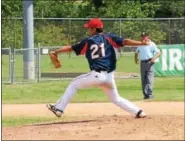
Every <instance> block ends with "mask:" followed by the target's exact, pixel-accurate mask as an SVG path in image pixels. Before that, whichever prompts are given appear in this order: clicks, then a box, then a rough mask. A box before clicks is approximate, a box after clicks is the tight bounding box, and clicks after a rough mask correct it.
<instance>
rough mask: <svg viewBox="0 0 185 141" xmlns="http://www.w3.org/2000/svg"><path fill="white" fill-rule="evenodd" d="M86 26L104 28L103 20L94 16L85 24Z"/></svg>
mask: <svg viewBox="0 0 185 141" xmlns="http://www.w3.org/2000/svg"><path fill="white" fill-rule="evenodd" d="M84 27H85V28H89V27H90V28H103V22H102V21H101V20H100V18H92V19H91V20H90V21H89V22H88V23H87V24H84Z"/></svg>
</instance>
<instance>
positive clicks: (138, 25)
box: [2, 18, 185, 48]
mask: <svg viewBox="0 0 185 141" xmlns="http://www.w3.org/2000/svg"><path fill="white" fill-rule="evenodd" d="M88 20H89V19H87V18H35V19H34V44H35V46H37V44H38V43H40V44H41V45H43V46H51V45H56V46H61V45H69V44H73V43H76V42H78V41H79V40H81V39H83V38H84V37H87V36H88V33H87V30H85V29H84V28H83V24H84V23H85V22H87V21H88ZM102 20H103V22H104V31H105V32H114V33H116V34H118V35H120V36H125V38H131V39H136V40H139V39H140V33H141V32H142V31H146V32H149V34H150V36H151V39H152V40H153V41H155V42H156V43H157V44H183V43H184V41H185V33H184V30H185V27H184V25H185V20H184V18H151V19H150V18H136V19H134V18H127V19H125V18H102ZM22 33H23V19H22V18H13V19H2V47H3V48H7V47H9V46H12V47H14V48H22V47H23V35H22Z"/></svg>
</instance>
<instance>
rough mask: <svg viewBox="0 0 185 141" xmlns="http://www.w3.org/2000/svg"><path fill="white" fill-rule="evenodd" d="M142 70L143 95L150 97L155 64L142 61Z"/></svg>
mask: <svg viewBox="0 0 185 141" xmlns="http://www.w3.org/2000/svg"><path fill="white" fill-rule="evenodd" d="M140 69H141V70H140V71H141V82H142V90H143V95H144V97H150V96H151V95H152V89H153V80H154V64H153V63H150V62H149V61H141V63H140Z"/></svg>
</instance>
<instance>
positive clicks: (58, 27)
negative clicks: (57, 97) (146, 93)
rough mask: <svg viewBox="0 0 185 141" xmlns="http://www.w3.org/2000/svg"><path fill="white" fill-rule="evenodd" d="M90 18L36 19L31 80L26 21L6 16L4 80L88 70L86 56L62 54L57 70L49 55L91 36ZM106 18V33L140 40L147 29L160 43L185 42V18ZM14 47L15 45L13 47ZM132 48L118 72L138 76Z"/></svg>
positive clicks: (61, 76)
mask: <svg viewBox="0 0 185 141" xmlns="http://www.w3.org/2000/svg"><path fill="white" fill-rule="evenodd" d="M88 20H89V19H87V18H81V19H79V18H76V19H74V18H35V19H34V46H35V48H34V49H33V50H34V55H35V56H34V57H35V59H34V65H35V79H34V80H28V79H25V78H24V61H23V54H24V51H25V49H22V48H23V35H22V34H23V21H22V19H21V18H20V19H19V18H14V19H6V20H5V19H2V47H3V48H2V82H3V83H17V82H30V81H31V82H38V81H43V80H56V79H68V78H71V77H75V76H76V75H79V74H81V73H85V72H88V64H87V61H86V60H85V58H84V56H82V57H76V56H75V55H74V54H66V55H61V56H60V57H61V60H62V64H63V67H62V68H60V69H55V68H54V67H53V66H52V64H51V61H50V59H49V57H48V55H47V52H48V51H49V50H52V49H53V48H57V47H60V46H64V45H70V44H73V43H77V42H78V41H79V40H81V39H83V38H84V37H87V36H88V33H87V30H85V29H84V28H83V24H84V23H85V22H87V21H88ZM102 20H103V21H104V31H105V32H111V31H112V32H114V33H116V34H118V35H120V36H125V37H126V38H131V39H136V40H139V39H140V33H141V32H142V31H146V32H149V34H150V36H151V39H152V40H154V41H155V42H156V43H157V44H184V41H185V34H184V30H185V27H184V25H185V22H184V18H163V19H161V18H158V19H132V18H130V19H124V18H122V19H120V18H119V19H118V18H115V19H108V18H103V19H102ZM39 43H40V45H41V46H40V47H39V45H38V44H39ZM10 46H11V48H9V47H10ZM27 50H29V49H27ZM132 51H134V50H133V48H123V52H122V54H123V55H122V56H121V57H120V58H121V59H120V60H119V61H118V68H117V71H118V72H124V73H132V74H134V75H135V73H138V72H139V66H135V64H134V62H133V53H132ZM126 52H131V53H130V54H129V53H126ZM125 61H126V62H125ZM119 63H120V65H119ZM128 64H129V65H128ZM122 66H123V67H122ZM124 66H127V67H124ZM131 77H132V76H131Z"/></svg>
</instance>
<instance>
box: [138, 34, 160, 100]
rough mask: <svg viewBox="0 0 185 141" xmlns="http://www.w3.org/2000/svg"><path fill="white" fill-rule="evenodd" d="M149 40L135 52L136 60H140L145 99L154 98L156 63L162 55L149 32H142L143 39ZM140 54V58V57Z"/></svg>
mask: <svg viewBox="0 0 185 141" xmlns="http://www.w3.org/2000/svg"><path fill="white" fill-rule="evenodd" d="M143 40H148V41H149V42H150V43H149V45H147V46H145V47H138V48H137V49H136V52H135V62H136V64H138V60H140V73H141V83H142V90H143V95H144V99H150V98H153V93H152V91H153V90H152V89H153V80H154V63H155V60H156V59H157V58H158V57H159V56H160V50H159V49H158V48H157V46H156V44H155V43H154V42H152V41H151V40H150V39H149V36H148V34H147V33H145V32H143V33H142V34H141V41H143ZM138 56H139V59H138Z"/></svg>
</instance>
